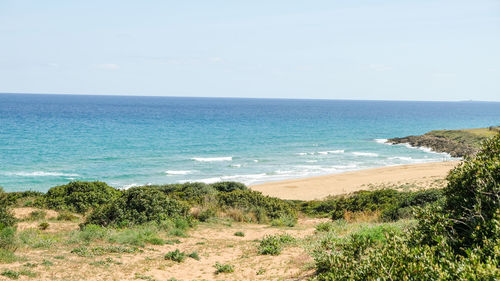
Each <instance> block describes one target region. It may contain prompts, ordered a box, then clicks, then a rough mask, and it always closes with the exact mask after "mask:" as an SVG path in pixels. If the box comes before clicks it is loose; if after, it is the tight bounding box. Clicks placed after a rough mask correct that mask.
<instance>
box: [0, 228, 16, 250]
mask: <svg viewBox="0 0 500 281" xmlns="http://www.w3.org/2000/svg"><path fill="white" fill-rule="evenodd" d="M0 249H4V250H7V251H15V250H16V249H17V239H16V229H15V228H14V227H4V228H1V229H0Z"/></svg>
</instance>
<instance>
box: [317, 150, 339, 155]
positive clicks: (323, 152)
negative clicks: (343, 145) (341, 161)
mask: <svg viewBox="0 0 500 281" xmlns="http://www.w3.org/2000/svg"><path fill="white" fill-rule="evenodd" d="M340 153H344V150H343V149H339V150H329V151H319V152H318V154H321V155H327V154H340Z"/></svg>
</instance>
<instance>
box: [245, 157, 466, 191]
mask: <svg viewBox="0 0 500 281" xmlns="http://www.w3.org/2000/svg"><path fill="white" fill-rule="evenodd" d="M458 163H460V161H459V160H457V161H444V162H430V163H419V164H407V165H397V166H386V167H380V168H371V169H364V170H358V171H351V172H345V173H340V174H330V175H323V176H315V177H307V178H299V179H290V180H282V181H274V182H268V183H262V184H256V185H251V186H249V188H250V189H252V190H256V191H260V192H262V194H264V195H268V196H272V197H278V198H281V199H288V200H315V199H323V198H325V197H327V196H329V195H341V194H348V193H351V192H355V191H359V190H367V189H370V186H372V185H402V184H417V185H419V186H420V185H423V186H429V185H431V184H433V183H435V182H437V181H439V180H443V179H444V178H445V177H446V175H447V174H448V172H449V171H450V170H451V169H452V168H454V167H455V166H456V165H457V164H458Z"/></svg>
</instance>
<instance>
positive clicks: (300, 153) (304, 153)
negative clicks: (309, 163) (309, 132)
mask: <svg viewBox="0 0 500 281" xmlns="http://www.w3.org/2000/svg"><path fill="white" fill-rule="evenodd" d="M296 154H297V155H299V156H304V155H307V154H308V153H307V152H299V153H296Z"/></svg>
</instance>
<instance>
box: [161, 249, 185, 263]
mask: <svg viewBox="0 0 500 281" xmlns="http://www.w3.org/2000/svg"><path fill="white" fill-rule="evenodd" d="M165 259H166V260H171V261H175V262H179V263H180V262H183V261H184V259H186V253H184V252H181V251H179V249H176V250H175V251H170V252H168V253H166V254H165Z"/></svg>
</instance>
